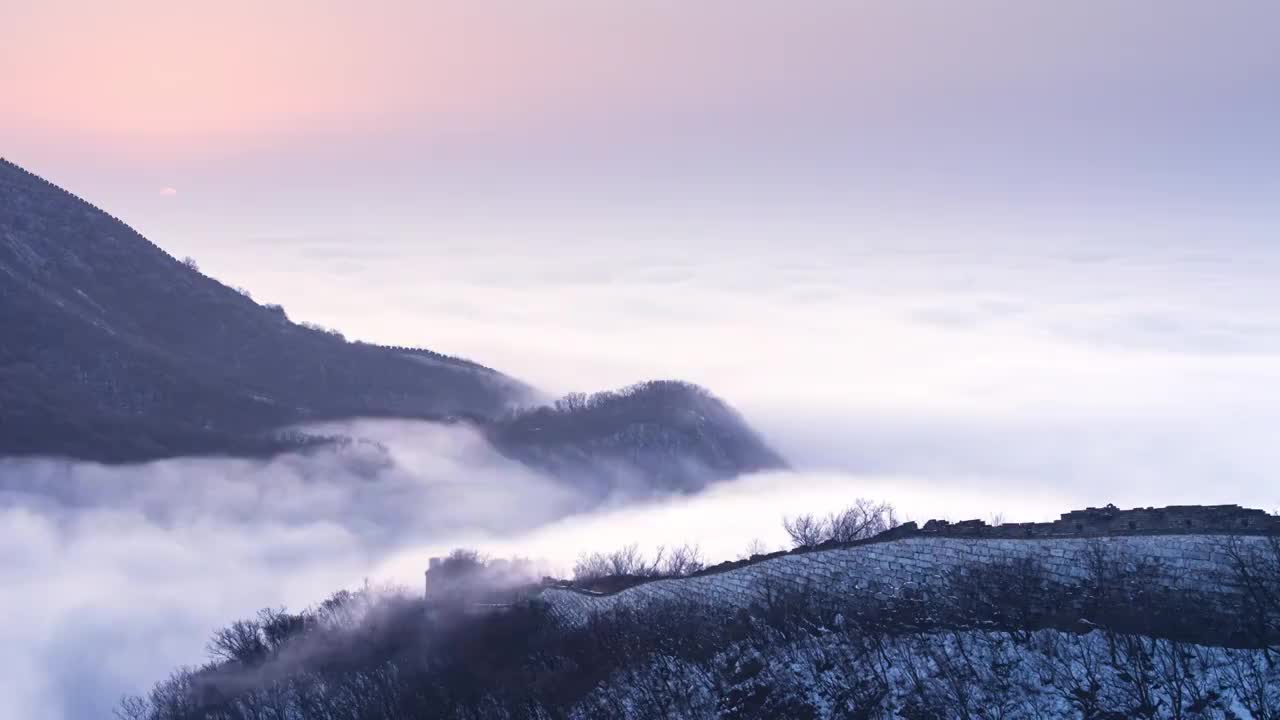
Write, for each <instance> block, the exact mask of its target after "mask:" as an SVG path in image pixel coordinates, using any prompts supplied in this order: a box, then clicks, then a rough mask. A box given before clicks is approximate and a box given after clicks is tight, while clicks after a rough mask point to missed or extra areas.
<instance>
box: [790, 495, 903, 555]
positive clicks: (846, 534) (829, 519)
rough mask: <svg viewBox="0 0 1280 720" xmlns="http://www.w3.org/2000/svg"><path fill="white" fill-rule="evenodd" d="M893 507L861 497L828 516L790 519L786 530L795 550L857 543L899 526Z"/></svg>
mask: <svg viewBox="0 0 1280 720" xmlns="http://www.w3.org/2000/svg"><path fill="white" fill-rule="evenodd" d="M899 524H900V523H899V521H898V514H897V511H896V510H895V509H894V507H893V505H890V504H889V503H886V502H876V501H874V500H866V499H862V498H859V499H858V500H856V501H854V503H853V504H852V505H850V506H849V507H847V508H845V509H843V510H840V511H839V512H834V513H831V514H829V515H826V516H818V515H814V514H812V513H806V514H804V515H797V516H795V517H787V518H783V520H782V527H783V529H785V530H786V531H787V535H788V536H789V537H790V538H791V545H792V547H797V548H801V547H813V546H815V545H821V544H822V543H825V542H853V541H854V540H865V539H867V538H871V537H875V536H876V535H879V534H880V533H882V532H884V531H886V530H892V529H893V528H896V527H898V525H899Z"/></svg>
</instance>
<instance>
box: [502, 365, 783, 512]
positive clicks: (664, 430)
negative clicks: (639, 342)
mask: <svg viewBox="0 0 1280 720" xmlns="http://www.w3.org/2000/svg"><path fill="white" fill-rule="evenodd" d="M488 434H489V438H490V439H491V440H492V442H493V443H494V445H495V447H497V448H498V449H499V450H501V451H502V452H504V453H506V454H508V455H510V456H511V457H513V458H516V459H518V460H521V461H523V462H526V463H528V464H531V465H534V466H537V467H542V468H545V469H547V470H549V471H551V472H552V473H554V474H556V475H559V476H564V477H579V478H584V479H586V480H585V482H589V483H596V484H597V485H598V487H599V489H601V490H608V489H614V488H617V487H628V486H635V485H643V486H644V487H646V488H660V489H677V490H694V489H698V488H700V487H702V486H703V485H705V484H706V482H707V481H708V480H709V479H716V478H721V477H726V476H730V475H735V474H738V473H742V472H751V471H756V470H766V469H774V468H781V467H785V466H786V463H785V461H783V459H782V457H781V456H779V455H778V454H777V453H776V452H774V451H773V450H772V449H770V448H769V447H768V445H766V444H765V442H764V441H763V440H762V439H761V438H760V436H759V435H758V434H757V433H756V432H755V431H753V430H752V429H751V428H750V427H749V426H748V425H747V423H746V422H745V421H744V420H743V418H742V416H741V415H739V414H738V413H737V412H736V411H735V410H734V409H733V408H731V407H729V405H727V404H726V403H725V402H724V401H722V400H720V399H719V398H717V397H715V396H714V395H712V394H711V393H710V392H708V391H707V390H705V389H703V388H701V387H698V386H697V385H693V384H690V383H685V382H678V381H653V382H646V383H640V384H637V385H632V386H630V387H626V388H623V389H621V390H618V391H614V392H601V393H596V394H593V395H586V394H582V393H574V394H571V395H567V396H565V397H563V398H561V399H559V400H557V401H556V402H555V403H553V404H551V405H546V406H542V407H537V408H533V409H528V410H522V411H519V412H515V413H512V414H509V415H507V416H505V417H503V418H502V419H500V420H498V421H496V422H494V423H492V424H491V425H489V427H488ZM640 481H642V482H640Z"/></svg>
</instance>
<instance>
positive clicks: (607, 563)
mask: <svg viewBox="0 0 1280 720" xmlns="http://www.w3.org/2000/svg"><path fill="white" fill-rule="evenodd" d="M704 567H706V563H705V561H704V560H703V557H702V551H701V550H700V549H699V548H698V546H696V545H680V546H678V547H675V548H672V549H671V550H670V551H668V550H667V548H666V547H665V546H662V545H659V546H658V548H657V549H656V550H655V551H654V555H653V559H652V560H650V559H648V558H646V557H645V554H644V553H643V552H641V550H640V545H639V544H638V543H631V544H630V545H625V546H623V547H621V548H618V549H617V550H614V551H613V552H608V553H599V552H596V553H589V554H586V553H584V554H583V555H580V556H579V557H578V561H577V562H576V563H575V564H574V566H573V579H574V581H575V582H578V583H590V582H593V581H596V580H600V579H601V578H607V577H633V578H652V577H681V576H684V575H689V574H691V573H695V572H697V571H699V570H701V569H702V568H704Z"/></svg>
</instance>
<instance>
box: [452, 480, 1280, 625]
mask: <svg viewBox="0 0 1280 720" xmlns="http://www.w3.org/2000/svg"><path fill="white" fill-rule="evenodd" d="M1278 541H1280V517H1277V516H1274V515H1270V514H1268V513H1266V512H1264V511H1262V510H1251V509H1245V508H1241V507H1239V506H1236V505H1220V506H1174V507H1166V508H1139V509H1133V510H1119V509H1117V508H1115V507H1112V506H1107V507H1104V508H1089V509H1086V510H1080V511H1074V512H1069V513H1065V514H1063V515H1062V516H1061V518H1060V519H1058V520H1056V521H1053V522H1048V523H1013V524H1001V525H996V526H992V525H988V524H987V523H984V522H982V521H978V520H971V521H966V522H959V523H949V522H945V521H936V520H935V521H930V522H928V523H926V524H925V525H924V526H918V525H917V524H916V523H906V524H904V525H901V526H899V527H897V528H894V529H892V530H889V531H887V532H884V533H881V534H880V535H877V536H875V537H872V538H868V539H865V540H859V541H854V542H850V543H842V544H838V543H828V544H824V545H818V546H814V547H807V548H799V549H796V550H792V551H788V552H779V553H773V554H770V555H763V556H755V557H752V558H750V559H748V560H742V561H736V562H729V563H722V564H720V565H716V566H712V567H709V568H706V569H704V570H702V571H700V572H697V573H694V574H692V575H689V576H685V577H676V578H662V579H652V580H640V581H639V582H638V584H635V585H633V586H631V587H628V588H626V589H623V590H619V591H617V592H613V593H600V592H592V591H590V590H587V589H584V588H579V587H574V586H573V585H572V584H570V583H553V582H544V583H543V585H542V586H540V587H538V588H537V589H535V590H533V591H532V592H529V593H528V594H527V595H526V596H525V597H524V599H525V600H528V601H532V602H540V603H544V604H545V606H546V607H547V609H548V610H549V611H550V613H551V614H552V615H553V616H554V617H556V618H557V619H558V620H559V621H561V622H564V623H567V624H571V625H580V624H583V623H585V622H587V621H588V620H589V619H590V617H591V616H592V615H593V614H595V613H602V612H607V611H610V610H614V609H618V608H621V607H625V608H642V607H644V606H646V605H651V604H654V603H666V602H675V603H696V604H700V605H706V606H713V607H716V608H719V609H723V610H726V611H735V610H740V609H745V608H749V607H751V606H753V605H757V606H758V605H761V604H765V603H768V602H770V598H771V597H777V596H779V595H780V594H785V593H788V592H797V593H802V594H806V595H816V596H820V597H826V598H840V599H843V600H845V601H847V600H849V599H852V598H863V599H866V600H867V601H868V602H875V603H881V604H888V605H892V604H893V603H895V602H898V601H901V600H904V599H908V598H910V599H913V600H915V601H918V600H919V599H921V598H928V597H935V598H936V597H942V596H947V597H951V596H954V595H955V593H956V583H957V579H963V578H964V576H966V575H982V574H983V573H984V572H986V571H990V572H991V573H997V575H989V576H987V578H988V579H987V582H990V578H992V577H998V573H1000V572H1005V573H1006V574H1007V572H1008V570H1009V569H1010V568H1014V567H1018V565H1019V563H1027V562H1030V563H1032V564H1033V566H1034V567H1036V568H1037V569H1038V575H1037V577H1036V579H1035V581H1034V582H1032V583H1028V584H1026V585H1025V586H1022V587H1019V588H1017V592H1019V593H1020V594H1021V596H1022V597H1021V599H1022V601H1023V602H1025V603H1026V604H1027V605H1028V606H1029V607H1031V608H1033V609H1034V611H1035V613H1036V614H1038V615H1043V616H1050V615H1056V616H1059V617H1075V616H1077V615H1080V614H1081V613H1083V612H1084V611H1085V608H1083V607H1075V606H1073V605H1082V604H1084V603H1087V602H1090V601H1091V600H1090V597H1089V595H1090V593H1088V592H1079V590H1080V589H1081V588H1083V587H1084V586H1085V585H1086V583H1088V582H1089V580H1090V577H1091V574H1094V573H1096V572H1098V563H1099V561H1100V560H1107V561H1109V562H1112V563H1116V564H1117V565H1116V566H1117V567H1121V568H1127V569H1128V570H1129V571H1131V572H1137V571H1138V570H1139V569H1141V572H1142V573H1143V575H1142V577H1141V581H1142V584H1143V587H1142V588H1138V589H1137V590H1140V591H1142V592H1146V593H1148V595H1149V596H1155V595H1159V596H1160V597H1164V598H1178V599H1181V600H1185V601H1186V602H1184V603H1181V605H1180V607H1190V608H1192V609H1193V612H1195V613H1196V614H1197V615H1198V616H1199V617H1200V618H1201V619H1200V620H1197V622H1200V623H1202V624H1203V623H1209V625H1206V626H1204V628H1203V629H1204V631H1205V633H1206V634H1207V635H1212V636H1213V638H1212V639H1215V640H1223V641H1226V639H1231V641H1248V638H1238V637H1235V636H1238V635H1239V634H1240V633H1241V632H1247V630H1242V629H1241V628H1239V627H1236V628H1233V629H1229V630H1228V629H1222V630H1221V631H1219V629H1216V628H1215V627H1212V625H1213V624H1214V623H1219V621H1220V620H1221V618H1223V617H1228V616H1231V615H1233V614H1238V608H1240V607H1241V606H1242V604H1243V600H1242V595H1243V593H1244V589H1242V588H1241V587H1240V586H1239V583H1238V582H1237V581H1236V580H1234V579H1233V578H1234V577H1235V573H1236V571H1237V570H1238V567H1237V566H1238V563H1239V562H1240V561H1241V560H1242V559H1247V558H1276V559H1280V542H1278ZM1268 561H1269V562H1270V561H1273V560H1268ZM432 594H433V588H432V576H431V573H430V572H428V573H427V600H428V602H430V601H431V598H432ZM486 607H494V605H491V604H490V605H486ZM1180 612H1186V611H1185V610H1184V611H1180ZM1227 636H1232V637H1231V638H1227Z"/></svg>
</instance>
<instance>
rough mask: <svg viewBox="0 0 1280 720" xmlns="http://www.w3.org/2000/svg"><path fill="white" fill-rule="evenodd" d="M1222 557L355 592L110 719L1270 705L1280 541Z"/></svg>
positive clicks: (278, 618) (605, 573)
mask: <svg viewBox="0 0 1280 720" xmlns="http://www.w3.org/2000/svg"><path fill="white" fill-rule="evenodd" d="M846 514H847V515H849V516H850V517H852V518H854V519H855V520H857V522H853V523H842V521H841V520H840V518H841V517H843V516H844V515H846ZM868 517H872V518H874V517H879V518H882V521H883V522H888V520H887V518H891V517H892V513H891V508H885V507H883V506H879V505H877V504H862V505H855V506H854V509H853V512H851V513H843V512H842V513H837V514H835V515H832V516H829V518H828V519H827V520H826V521H825V523H824V524H825V525H826V526H827V527H829V528H830V527H839V526H845V527H860V526H866V525H868V523H867V522H866V519H867V518H868ZM872 524H873V523H872ZM867 532H869V531H867ZM828 539H834V537H833V538H828ZM1216 552H1220V553H1221V554H1222V556H1224V557H1226V558H1227V561H1226V562H1224V564H1223V575H1222V577H1221V578H1219V579H1218V580H1219V582H1218V583H1217V584H1216V585H1215V586H1214V587H1207V588H1205V593H1204V594H1198V593H1195V592H1185V591H1179V592H1172V591H1170V590H1168V589H1162V587H1163V586H1162V585H1161V583H1159V582H1156V579H1157V578H1159V577H1167V576H1168V573H1169V572H1170V569H1169V568H1161V567H1158V564H1157V563H1155V562H1154V561H1153V560H1152V559H1151V558H1148V557H1137V556H1128V555H1126V554H1124V553H1123V551H1121V550H1120V549H1118V548H1117V546H1113V545H1107V544H1106V543H1098V544H1097V545H1096V546H1095V547H1094V549H1093V550H1091V551H1090V552H1089V553H1088V554H1087V557H1086V560H1085V563H1084V566H1085V567H1084V570H1085V572H1086V575H1087V577H1086V578H1085V579H1084V580H1082V581H1081V582H1079V583H1078V584H1072V585H1055V582H1056V581H1054V580H1052V579H1051V578H1052V577H1053V576H1052V575H1051V574H1050V573H1048V572H1047V570H1046V567H1045V566H1044V564H1043V562H1041V561H1040V560H1037V559H1036V558H1034V557H1028V558H1021V559H1017V560H1010V561H1007V562H995V563H987V564H984V565H974V566H970V567H966V568H963V569H961V570H957V571H956V572H955V573H954V574H953V575H952V576H950V577H947V578H944V579H943V580H944V581H945V582H944V586H945V592H927V591H925V590H926V589H920V591H912V590H910V589H909V588H896V589H895V588H888V587H885V586H884V585H883V583H881V582H879V581H878V579H877V578H867V580H868V582H867V583H866V587H865V589H863V590H859V591H857V592H853V593H850V592H848V591H847V590H846V591H841V592H835V591H834V590H832V589H830V588H824V587H823V586H822V585H821V584H817V583H815V584H813V585H811V586H809V587H796V586H787V587H781V588H778V589H777V591H776V592H772V591H771V592H766V593H765V595H764V598H765V599H764V600H763V601H762V602H761V603H759V604H757V605H755V606H753V607H751V608H747V609H743V610H741V611H738V612H735V613H726V612H724V611H723V610H716V609H714V608H712V607H711V606H709V605H707V604H697V603H686V604H671V603H668V604H661V605H653V606H649V607H641V608H637V607H628V606H625V605H623V606H620V607H619V608H618V609H617V610H615V611H612V612H609V613H605V614H602V615H597V616H593V617H592V618H590V620H589V621H588V622H587V624H586V625H585V626H581V627H563V626H559V625H557V624H556V623H555V622H553V621H552V619H551V617H550V616H549V615H548V614H547V613H545V612H544V611H543V609H542V608H541V607H540V606H539V604H538V603H537V602H530V603H527V604H521V605H517V606H516V607H514V608H512V609H511V610H510V611H508V612H502V613H497V614H491V615H484V616H466V615H450V616H447V617H443V618H442V617H441V616H439V615H435V614H430V613H425V612H423V605H422V602H421V600H419V599H417V598H412V597H409V596H406V595H403V594H397V593H395V592H378V591H375V590H373V589H369V588H365V589H363V590H360V591H357V592H351V593H348V592H344V593H339V594H337V595H335V596H334V597H332V598H330V599H329V600H327V601H325V602H324V603H321V604H320V605H319V606H317V607H315V608H311V609H308V610H306V611H304V612H301V613H296V614H295V613H289V612H286V611H284V610H283V609H274V610H266V611H263V612H262V613H259V615H258V616H256V617H255V618H252V619H249V620H245V621H241V622H238V623H234V624H232V625H231V626H229V627H228V628H226V629H224V630H222V631H219V632H218V633H216V634H215V635H214V637H213V639H212V640H211V642H210V644H209V653H210V658H211V660H210V662H209V664H207V665H206V666H204V667H202V668H198V669H196V668H188V669H183V670H180V671H178V672H176V673H175V674H174V675H173V676H172V677H170V678H169V679H168V680H166V681H163V682H161V683H159V684H158V685H157V686H156V687H155V689H154V690H153V691H152V692H151V693H150V694H148V695H146V696H140V697H135V698H129V699H126V701H125V702H123V703H122V704H121V706H120V707H119V708H118V709H117V716H118V717H119V718H121V720H197V719H198V720H292V719H293V718H322V719H323V720H371V719H377V720H411V719H414V720H416V719H420V718H446V717H447V718H470V719H473V720H488V719H490V718H493V719H494V720H497V719H499V718H502V719H503V720H510V719H513V718H534V719H537V720H547V719H549V718H588V717H624V718H636V719H637V720H638V719H640V718H650V717H670V718H676V717H679V718H734V719H736V720H756V719H761V720H763V718H773V717H806V718H827V717H832V718H834V717H842V718H904V717H905V718H921V719H924V718H929V719H939V720H940V719H943V718H947V719H950V718H1007V719H1010V720H1012V719H1014V718H1028V719H1031V718H1062V717H1069V718H1081V720H1119V719H1120V718H1150V719H1153V720H1154V719H1155V718H1176V719H1177V720H1184V719H1185V720H1193V719H1195V720H1200V719H1204V720H1208V719H1210V718H1213V719H1220V720H1228V719H1242V718H1252V719H1254V720H1280V653H1278V652H1277V651H1280V632H1277V629H1278V628H1280V626H1278V625H1277V623H1278V622H1280V539H1275V538H1256V537H1255V538H1239V537H1229V536H1224V537H1223V538H1222V540H1221V544H1220V547H1219V548H1218V550H1217V551H1216ZM449 562H450V563H451V564H457V565H458V567H459V568H464V569H465V568H474V567H482V566H483V565H484V563H485V560H484V559H483V558H481V557H480V556H478V555H475V554H473V553H466V552H461V553H457V554H455V556H453V557H451V559H450V561H449ZM701 562H702V561H701V558H700V555H699V553H698V552H697V549H696V548H688V547H686V548H676V549H674V550H667V551H663V552H660V553H658V554H657V555H656V556H645V555H644V554H643V553H641V552H640V551H639V549H638V546H635V545H631V546H626V547H624V548H621V549H619V550H617V551H615V552H612V553H605V554H599V555H588V556H584V557H583V558H582V560H581V561H580V563H579V565H580V567H579V568H578V570H579V574H580V577H581V578H582V579H587V578H601V577H610V576H617V575H623V576H628V577H652V576H654V575H656V574H661V573H671V574H682V573H687V572H689V571H691V569H694V568H697V567H699V566H700V565H701ZM940 587H943V586H940ZM1224 603H1226V604H1225V605H1224ZM1231 603H1235V604H1234V605H1232V604H1231Z"/></svg>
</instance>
